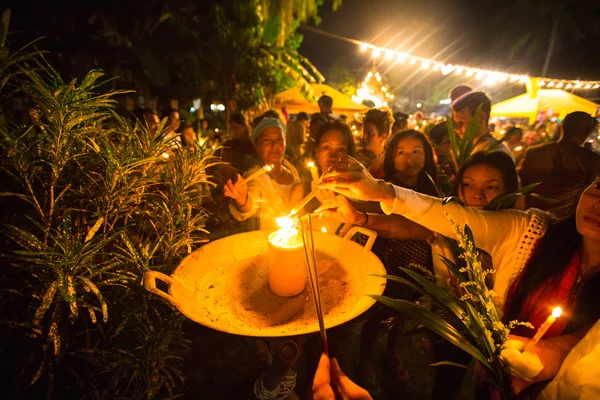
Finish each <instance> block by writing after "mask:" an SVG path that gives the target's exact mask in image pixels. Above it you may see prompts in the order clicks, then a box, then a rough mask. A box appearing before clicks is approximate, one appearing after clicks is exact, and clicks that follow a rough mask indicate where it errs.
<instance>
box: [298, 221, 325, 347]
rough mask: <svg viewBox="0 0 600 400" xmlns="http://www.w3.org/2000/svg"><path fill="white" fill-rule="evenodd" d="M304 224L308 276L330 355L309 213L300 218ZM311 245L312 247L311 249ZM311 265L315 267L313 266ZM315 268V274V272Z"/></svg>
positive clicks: (321, 330)
mask: <svg viewBox="0 0 600 400" xmlns="http://www.w3.org/2000/svg"><path fill="white" fill-rule="evenodd" d="M305 219H308V234H307V232H306V230H307V229H306V228H307V227H306V222H305V221H304V220H305ZM300 223H301V225H302V241H303V243H304V255H305V256H306V265H307V268H308V278H309V281H310V287H311V290H312V294H313V301H314V303H315V310H316V312H317V320H318V321H319V331H320V332H321V340H322V341H323V351H324V352H325V354H327V355H328V356H329V348H328V346H327V333H326V331H325V321H324V320H323V308H322V305H321V291H320V289H319V276H318V274H317V258H316V255H315V247H314V241H313V233H312V218H311V215H310V214H308V215H307V216H306V218H303V219H301V220H300ZM309 238H310V239H309ZM309 246H310V249H309ZM311 265H312V266H313V267H311ZM313 268H314V274H313Z"/></svg>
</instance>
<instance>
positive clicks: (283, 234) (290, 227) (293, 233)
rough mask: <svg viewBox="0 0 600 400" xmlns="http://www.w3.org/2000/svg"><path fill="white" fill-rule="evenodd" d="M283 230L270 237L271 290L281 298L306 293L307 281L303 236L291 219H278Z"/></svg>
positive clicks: (269, 265)
mask: <svg viewBox="0 0 600 400" xmlns="http://www.w3.org/2000/svg"><path fill="white" fill-rule="evenodd" d="M277 224H278V225H279V226H280V227H281V229H279V230H277V231H275V232H273V233H271V234H270V235H269V251H268V268H269V273H268V275H269V289H270V290H271V292H273V293H274V294H276V295H277V296H281V297H292V296H296V295H298V294H300V293H302V291H304V286H305V285H306V279H307V275H308V272H307V268H306V258H305V256H304V247H303V244H302V235H301V234H300V232H298V230H297V229H296V228H295V227H294V221H293V220H291V219H290V218H277Z"/></svg>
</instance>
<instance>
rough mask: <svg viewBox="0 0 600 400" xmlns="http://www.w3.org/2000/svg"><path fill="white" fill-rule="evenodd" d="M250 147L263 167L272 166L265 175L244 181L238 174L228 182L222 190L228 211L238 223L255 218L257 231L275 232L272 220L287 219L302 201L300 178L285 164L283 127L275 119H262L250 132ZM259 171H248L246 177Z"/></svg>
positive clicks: (286, 162) (289, 165) (291, 167)
mask: <svg viewBox="0 0 600 400" xmlns="http://www.w3.org/2000/svg"><path fill="white" fill-rule="evenodd" d="M251 141H252V144H253V145H254V148H255V149H256V152H257V153H258V156H259V157H260V161H261V163H262V165H272V166H273V168H272V169H271V171H269V172H268V173H266V174H263V175H261V176H260V177H258V178H256V179H254V180H252V181H250V182H249V183H248V184H246V181H245V180H244V178H243V177H241V176H240V175H239V174H238V175H237V179H235V180H232V179H229V180H228V181H227V182H226V183H225V186H224V188H223V193H224V195H225V196H227V197H230V198H231V203H230V205H229V211H230V212H231V215H232V216H233V217H234V218H235V219H237V220H238V221H245V220H247V219H249V218H250V217H253V216H256V217H257V220H258V221H257V226H256V227H255V228H256V229H261V230H263V229H277V228H278V227H277V224H276V222H275V218H278V217H282V216H285V215H287V214H288V213H289V212H290V210H291V208H292V207H293V206H294V205H295V204H296V203H297V202H298V201H300V200H301V198H302V197H301V196H302V192H301V190H297V186H298V185H299V184H301V180H300V175H299V174H298V171H297V170H296V168H294V166H293V165H292V164H290V163H289V162H288V161H286V160H284V158H283V156H284V154H285V146H286V140H285V126H284V125H283V123H282V122H281V121H280V120H279V119H277V118H264V119H263V120H262V121H260V122H259V123H258V124H257V125H256V127H255V128H254V130H253V132H252V137H251ZM259 168H261V167H253V168H251V169H249V170H248V171H247V172H246V173H245V174H244V176H246V177H248V176H249V175H251V174H252V173H254V172H256V170H257V169H259Z"/></svg>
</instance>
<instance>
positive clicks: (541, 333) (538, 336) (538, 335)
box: [523, 307, 562, 352]
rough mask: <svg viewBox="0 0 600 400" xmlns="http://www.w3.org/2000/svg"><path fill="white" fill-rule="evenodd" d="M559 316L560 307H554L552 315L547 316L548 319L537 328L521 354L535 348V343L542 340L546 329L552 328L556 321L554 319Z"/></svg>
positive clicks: (560, 312)
mask: <svg viewBox="0 0 600 400" xmlns="http://www.w3.org/2000/svg"><path fill="white" fill-rule="evenodd" d="M561 314H562V308H560V307H556V308H555V309H554V310H552V314H550V315H549V316H548V319H546V322H544V323H543V324H542V325H541V326H540V327H539V329H538V330H537V332H536V333H535V336H533V339H531V341H530V342H529V343H527V346H525V349H523V352H526V351H531V350H532V349H533V348H534V347H535V345H536V344H537V342H539V341H540V340H541V339H542V337H543V336H544V334H545V333H546V331H548V329H550V327H551V326H552V324H553V323H554V321H556V319H557V318H558V317H560V316H561Z"/></svg>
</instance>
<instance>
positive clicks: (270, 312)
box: [229, 252, 357, 329]
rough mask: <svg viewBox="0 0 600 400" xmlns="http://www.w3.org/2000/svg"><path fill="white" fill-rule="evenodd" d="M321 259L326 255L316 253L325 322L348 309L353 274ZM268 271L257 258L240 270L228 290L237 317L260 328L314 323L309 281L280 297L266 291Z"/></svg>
mask: <svg viewBox="0 0 600 400" xmlns="http://www.w3.org/2000/svg"><path fill="white" fill-rule="evenodd" d="M323 258H329V257H327V256H325V255H323V254H318V252H317V260H318V261H317V269H318V271H319V285H320V291H321V306H322V308H323V315H324V317H325V320H326V321H327V320H328V319H332V318H331V317H334V316H335V315H338V314H343V313H345V312H346V311H350V309H351V308H352V306H353V305H354V303H355V302H356V301H357V299H356V296H357V294H356V289H355V288H354V286H355V285H354V284H353V282H354V281H355V280H356V277H354V276H351V275H352V273H351V272H350V271H348V270H347V269H346V268H345V267H344V265H343V264H342V263H340V262H339V261H337V260H331V259H329V260H324V259H323ZM267 271H268V267H267V265H266V262H265V261H264V260H262V259H260V258H259V259H256V260H255V261H253V262H250V263H248V264H247V265H246V266H244V267H243V268H241V269H240V270H239V276H238V279H236V281H237V282H235V285H236V287H235V289H234V290H232V291H231V292H230V293H229V295H230V296H232V297H233V298H231V300H232V303H231V304H232V305H233V307H232V308H233V310H234V312H236V314H237V316H238V318H239V319H240V320H242V321H244V322H246V323H247V324H248V325H249V326H252V327H256V328H259V329H260V328H269V327H275V326H281V325H285V326H286V328H294V327H296V328H302V327H304V326H306V325H308V324H312V323H315V322H316V321H317V316H316V312H315V306H314V301H313V296H312V292H311V289H310V284H309V282H308V280H307V283H306V288H305V289H304V291H303V292H302V293H300V294H299V295H297V296H294V297H279V296H277V295H275V294H273V293H272V292H271V291H270V290H269V285H268V275H267ZM332 322H333V321H332Z"/></svg>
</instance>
